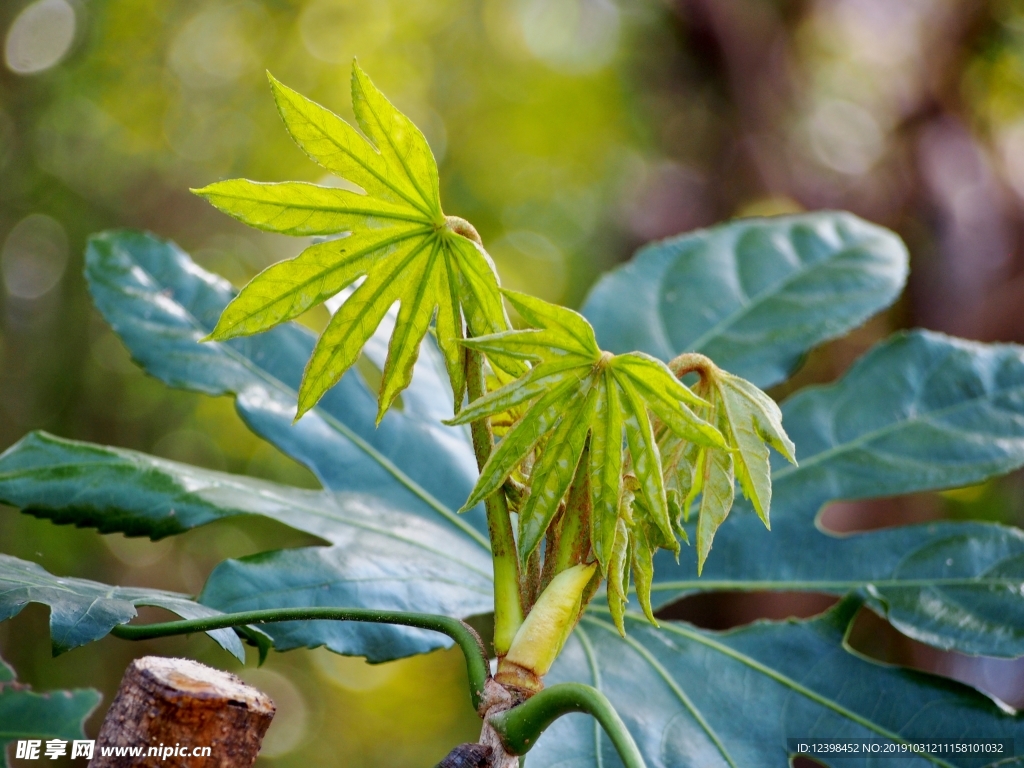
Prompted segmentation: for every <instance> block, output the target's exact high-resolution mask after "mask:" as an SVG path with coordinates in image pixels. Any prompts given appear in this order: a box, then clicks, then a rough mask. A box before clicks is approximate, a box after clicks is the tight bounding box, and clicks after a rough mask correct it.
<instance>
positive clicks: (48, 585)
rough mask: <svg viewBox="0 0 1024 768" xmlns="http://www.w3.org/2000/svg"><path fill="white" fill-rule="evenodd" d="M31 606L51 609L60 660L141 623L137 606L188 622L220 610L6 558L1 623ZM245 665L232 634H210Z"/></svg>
mask: <svg viewBox="0 0 1024 768" xmlns="http://www.w3.org/2000/svg"><path fill="white" fill-rule="evenodd" d="M29 603H42V604H44V605H48V606H49V607H50V639H51V641H52V645H53V653H54V655H56V654H59V653H64V652H65V651H70V650H71V649H73V648H77V647H79V646H80V645H85V644H86V643H91V642H93V641H95V640H99V639H100V638H102V637H106V635H107V634H109V632H110V630H111V629H112V628H113V627H115V626H117V625H118V624H126V623H127V622H129V621H131V620H132V619H133V618H135V615H136V610H135V607H136V606H139V605H150V606H155V607H157V608H163V609H165V610H168V611H171V612H172V613H176V614H177V615H178V616H180V617H181V618H183V619H200V618H203V617H206V616H214V615H216V614H218V613H219V611H217V610H215V609H213V608H210V607H208V606H205V605H200V604H199V603H197V602H194V601H193V600H192V599H191V598H189V597H188V596H187V595H180V594H178V593H176V592H165V591H163V590H159V589H140V588H135V587H111V586H109V585H107V584H100V583H98V582H95V581H89V580H87V579H74V578H68V577H59V576H54V575H53V574H51V573H48V572H47V571H46V570H44V569H43V568H42V567H40V566H39V565H37V564H36V563H30V562H27V561H25V560H19V559H18V558H16V557H11V556H10V555H3V554H0V621H6V620H7V619H10V618H13V617H14V616H17V615H18V614H19V613H21V610H22V609H23V608H24V607H25V606H26V605H28V604H29ZM207 634H208V635H209V636H210V637H212V638H213V639H214V640H216V641H217V644H218V645H220V646H221V647H222V648H223V649H224V650H226V651H228V652H229V653H231V654H232V655H234V656H235V657H237V658H238V659H240V660H241V661H245V651H244V649H243V648H242V643H241V641H240V640H239V639H238V636H237V635H236V634H235V633H234V632H233V631H232V630H230V629H217V630H212V631H210V632H208V633H207Z"/></svg>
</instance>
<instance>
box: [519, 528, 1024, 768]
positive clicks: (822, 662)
mask: <svg viewBox="0 0 1024 768" xmlns="http://www.w3.org/2000/svg"><path fill="white" fill-rule="evenodd" d="M725 530H728V526H727V527H726V529H725ZM712 562H714V560H712ZM858 606H859V601H858V600H856V599H852V600H851V599H848V600H846V601H843V602H841V603H840V604H839V605H837V606H836V607H835V608H833V609H832V610H831V611H829V612H827V613H825V614H823V615H822V616H820V617H818V618H815V619H812V620H809V621H786V622H758V623H756V624H752V625H750V626H747V627H743V628H740V629H735V630H732V631H729V632H711V631H707V630H702V629H698V628H696V627H694V626H692V625H690V624H686V623H684V622H664V623H663V625H662V627H661V628H660V629H655V628H654V627H650V626H648V625H647V624H646V620H645V619H644V618H643V617H642V616H640V615H639V614H627V616H626V620H627V621H628V622H629V625H630V627H629V630H630V631H629V635H628V637H626V638H622V637H620V636H619V634H618V632H617V631H616V630H615V628H614V626H613V625H612V623H611V622H610V621H608V620H607V619H606V618H605V617H604V616H602V615H601V613H600V612H598V611H595V610H592V611H591V612H590V613H589V614H588V615H587V616H585V617H584V618H583V620H582V621H581V622H580V625H579V626H578V627H577V629H576V631H575V632H574V633H573V635H572V637H571V638H570V639H569V641H568V642H567V644H566V646H565V650H564V651H563V653H562V655H561V657H560V658H559V660H558V661H557V662H556V664H555V666H554V667H553V668H552V670H551V672H550V674H549V675H548V677H547V680H548V681H549V682H550V683H557V682H564V681H569V680H573V681H579V682H583V683H587V684H589V685H593V686H595V687H597V688H599V689H600V690H602V691H603V692H604V693H605V695H607V696H608V697H609V699H611V701H612V703H613V705H614V706H615V708H616V710H617V711H618V712H619V714H620V715H621V716H622V719H623V720H624V721H625V723H626V725H627V726H628V728H629V730H630V732H631V733H632V735H633V738H634V739H635V740H636V742H637V745H638V746H639V747H640V750H641V752H642V753H643V755H644V759H645V760H646V763H647V765H648V767H649V768H669V767H671V768H788V766H789V765H790V758H791V755H792V750H791V749H790V746H789V744H788V739H791V738H792V739H810V738H850V739H878V740H883V741H889V742H892V743H895V744H901V743H906V742H907V741H910V740H920V741H929V740H934V739H958V738H962V739H980V738H992V739H1017V740H1018V741H1017V743H1018V745H1019V743H1020V741H1019V740H1020V739H1022V738H1024V717H1022V716H1021V715H1020V714H1019V713H1011V712H1010V711H1007V708H1005V705H1003V706H1000V705H998V704H996V703H995V702H993V701H992V700H990V699H988V698H987V697H985V696H983V695H982V694H980V693H978V692H977V691H974V690H972V689H971V688H969V687H967V686H966V685H962V684H960V683H955V682H952V681H950V680H946V679H944V678H940V677H934V676H931V675H927V674H923V673H920V672H914V671H910V670H905V669H900V668H898V667H891V666H887V665H882V664H878V663H875V662H872V661H870V660H867V659H865V658H863V657H861V656H859V655H857V654H855V653H852V652H850V651H849V650H848V649H847V648H846V647H845V646H844V637H845V633H846V632H847V629H848V627H849V625H850V622H851V621H852V619H853V616H854V615H855V613H856V610H857V608H858ZM1018 749H1019V747H1018ZM817 759H819V760H822V762H824V763H825V764H826V765H832V766H837V767H838V766H849V767H850V768H867V767H868V766H875V765H880V764H883V762H884V763H886V764H888V763H892V764H894V765H895V764H898V765H900V766H904V765H906V766H918V767H919V768H927V767H928V766H931V767H932V768H934V767H936V766H941V767H944V768H950V767H951V766H958V767H959V766H962V767H963V768H968V767H971V768H974V767H977V768H980V767H981V766H988V765H995V764H997V763H998V764H999V765H1018V766H1019V765H1022V764H1024V758H1021V757H1017V758H1013V757H1009V758H1008V757H1007V755H1006V754H1003V755H1000V756H987V757H982V758H978V757H973V756H970V755H968V756H964V755H951V754H936V755H929V756H927V757H901V758H900V759H898V760H885V761H880V760H878V758H877V757H867V758H865V757H863V756H860V757H857V756H849V755H847V756H844V757H843V759H841V760H834V761H833V760H831V759H830V758H828V757H825V758H824V759H823V758H821V757H820V756H819V757H818V758H817ZM1000 760H1003V761H1004V762H999V761H1000ZM527 765H536V766H559V768H591V767H595V768H596V767H597V766H604V768H612V766H619V765H621V763H620V762H619V760H618V757H617V755H616V754H615V751H614V750H613V749H612V746H611V744H610V742H609V741H608V739H607V737H606V736H605V735H604V734H603V732H602V730H601V728H600V726H598V725H597V723H596V722H595V721H594V720H592V719H590V718H588V717H585V716H583V715H569V716H568V717H564V718H562V719H560V720H558V721H557V722H556V723H555V724H554V725H553V726H552V727H551V728H549V729H548V730H547V731H546V732H545V733H544V735H543V736H541V738H540V739H539V741H538V742H537V746H536V747H534V749H533V750H531V752H530V753H529V755H528V758H527Z"/></svg>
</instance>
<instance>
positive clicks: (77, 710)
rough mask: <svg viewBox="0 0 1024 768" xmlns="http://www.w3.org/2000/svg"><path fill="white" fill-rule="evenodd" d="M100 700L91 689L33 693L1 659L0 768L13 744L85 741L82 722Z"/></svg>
mask: <svg viewBox="0 0 1024 768" xmlns="http://www.w3.org/2000/svg"><path fill="white" fill-rule="evenodd" d="M101 698H102V697H101V696H100V692H99V691H95V690H92V689H91V688H85V689H78V690H74V691H49V692H47V693H36V692H34V691H33V690H32V689H31V688H29V686H27V685H23V684H20V683H18V682H17V680H16V679H15V676H14V670H13V669H11V668H10V667H9V666H7V664H5V663H4V660H3V659H0V765H3V766H4V768H7V766H9V765H10V755H8V749H7V748H8V745H9V744H10V743H11V742H13V741H18V740H20V739H37V740H39V741H46V740H47V739H62V740H64V741H73V740H74V739H84V738H85V730H84V726H85V721H86V719H87V718H88V717H89V715H91V714H92V712H93V710H94V709H96V707H97V706H98V705H99V703H100V700H101ZM43 752H44V750H43V749H40V755H42V754H43ZM69 754H70V750H69Z"/></svg>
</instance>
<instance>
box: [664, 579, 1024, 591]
mask: <svg viewBox="0 0 1024 768" xmlns="http://www.w3.org/2000/svg"><path fill="white" fill-rule="evenodd" d="M1022 584H1024V578H1018V579H1012V578H1005V579H986V578H984V577H978V576H965V577H961V578H936V579H907V580H905V581H904V580H897V579H856V580H849V581H808V580H802V581H767V580H766V581H758V580H756V579H747V580H743V581H739V580H720V581H703V580H700V579H698V580H684V581H663V582H655V584H654V585H653V586H652V587H651V591H652V592H670V591H685V590H693V591H694V592H760V591H778V592H786V591H799V592H814V591H816V590H819V589H821V590H834V591H836V592H839V591H843V592H846V591H849V590H851V589H860V588H862V587H868V586H872V587H877V588H879V589H900V588H905V589H923V588H927V587H976V586H984V587H988V586H992V587H1020V586H1021V585H1022Z"/></svg>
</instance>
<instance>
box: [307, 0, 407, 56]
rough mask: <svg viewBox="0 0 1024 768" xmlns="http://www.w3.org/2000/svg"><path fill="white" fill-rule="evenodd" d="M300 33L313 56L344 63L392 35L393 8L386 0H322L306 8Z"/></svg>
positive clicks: (373, 48) (376, 46) (378, 44)
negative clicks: (373, 0)
mask: <svg viewBox="0 0 1024 768" xmlns="http://www.w3.org/2000/svg"><path fill="white" fill-rule="evenodd" d="M299 34H300V35H301V36H302V43H303V45H304V46H305V48H306V50H307V51H309V53H310V55H312V56H313V57H314V58H317V59H319V60H320V61H325V62H327V63H328V64H344V63H348V62H349V60H351V58H352V57H353V56H354V55H357V54H359V53H364V54H365V53H367V52H370V51H374V50H376V49H378V48H379V47H381V45H382V44H383V43H384V42H385V41H387V39H388V38H389V37H390V36H391V11H390V8H389V7H388V4H387V3H386V2H383V0H376V2H373V3H364V2H359V0H321V1H320V2H315V3H312V4H310V5H308V6H306V8H305V10H303V12H302V16H301V17H300V18H299Z"/></svg>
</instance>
